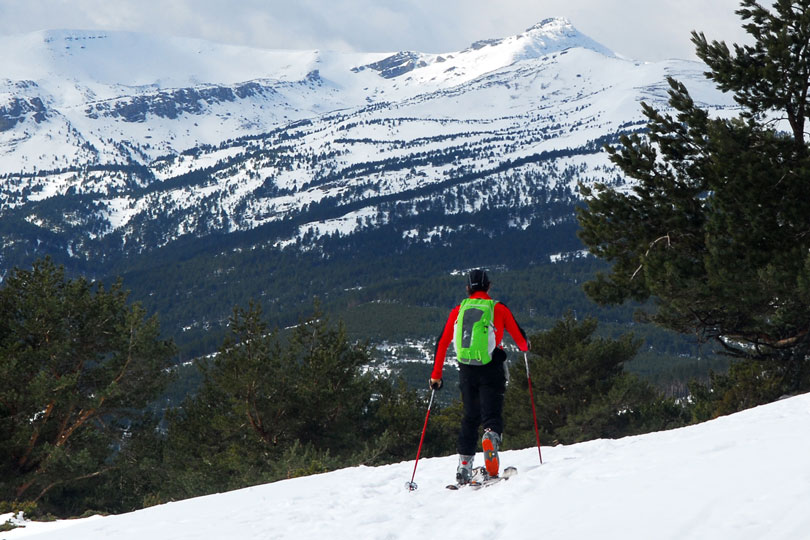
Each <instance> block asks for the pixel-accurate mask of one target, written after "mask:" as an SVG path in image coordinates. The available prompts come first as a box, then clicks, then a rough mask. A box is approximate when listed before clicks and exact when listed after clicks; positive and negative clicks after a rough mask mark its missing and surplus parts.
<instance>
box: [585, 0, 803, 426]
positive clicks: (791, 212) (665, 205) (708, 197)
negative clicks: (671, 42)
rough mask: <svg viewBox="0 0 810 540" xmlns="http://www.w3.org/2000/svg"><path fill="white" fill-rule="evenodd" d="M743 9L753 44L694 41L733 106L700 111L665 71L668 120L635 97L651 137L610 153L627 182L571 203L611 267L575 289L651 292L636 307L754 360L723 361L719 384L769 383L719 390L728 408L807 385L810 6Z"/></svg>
mask: <svg viewBox="0 0 810 540" xmlns="http://www.w3.org/2000/svg"><path fill="white" fill-rule="evenodd" d="M741 6H742V7H741V9H740V10H738V12H737V13H738V14H739V15H740V16H741V17H742V18H743V19H744V20H746V21H748V22H747V23H746V24H745V25H744V28H745V29H746V31H747V32H748V33H749V34H751V36H752V37H753V38H754V45H750V46H744V47H741V46H735V48H734V52H733V53H732V52H731V51H730V49H729V48H728V46H727V45H726V44H725V43H718V42H712V43H709V42H708V41H707V40H706V38H705V36H704V35H703V34H698V33H693V42H694V43H695V45H696V47H697V54H698V55H699V56H700V57H701V58H702V59H703V60H704V61H705V62H706V63H707V64H708V66H709V67H710V69H711V71H710V72H709V73H708V74H707V75H708V76H709V77H710V78H711V79H713V80H714V81H716V82H717V83H718V86H719V87H720V88H721V89H723V90H725V91H730V92H733V93H734V96H735V99H736V100H737V102H738V103H739V104H740V105H741V107H742V108H743V112H742V114H741V115H740V116H739V117H738V118H732V119H722V118H710V116H709V114H708V113H707V112H706V111H705V110H702V109H700V108H699V107H698V106H697V105H696V104H695V102H694V101H693V99H692V98H691V96H690V95H689V92H688V91H687V89H686V88H685V87H684V86H683V85H682V84H681V83H679V82H677V81H675V80H673V79H670V80H669V83H670V87H671V89H670V100H669V104H670V106H671V107H672V108H673V109H674V112H675V115H674V116H672V115H670V114H665V113H662V112H659V111H657V110H655V109H653V108H652V107H650V106H648V105H646V104H644V105H643V111H644V114H645V116H646V117H647V119H648V125H647V127H648V132H647V133H646V134H644V135H638V134H635V135H630V136H624V137H622V138H621V146H620V147H619V148H608V151H609V152H610V153H611V159H612V161H613V162H614V163H615V164H616V165H617V166H618V167H619V168H620V169H621V170H622V171H623V172H624V173H625V174H626V175H627V176H628V177H630V178H633V179H634V180H635V184H634V187H633V189H632V190H631V192H621V191H618V190H616V189H612V188H610V187H608V186H605V185H597V186H596V187H594V188H593V189H589V188H586V187H584V188H583V193H584V195H585V197H586V202H587V207H586V208H584V209H582V210H581V211H580V212H579V220H580V224H581V226H582V230H581V232H580V238H581V239H582V240H583V241H584V243H585V244H586V245H587V246H588V248H589V249H590V250H591V252H592V253H594V254H596V255H597V256H599V257H601V258H604V259H606V260H608V261H610V262H612V263H613V267H612V269H611V272H610V274H609V275H604V274H600V275H598V276H597V278H596V279H595V280H594V281H592V282H589V283H587V284H586V286H585V290H586V292H587V294H588V295H589V296H590V297H591V298H593V299H595V300H597V301H598V302H600V303H606V304H611V303H613V304H616V303H622V302H624V301H626V300H629V299H633V300H637V301H647V300H649V299H653V300H654V302H653V303H652V304H649V303H648V304H647V305H650V306H652V307H651V309H652V312H651V313H649V314H644V313H642V316H646V317H648V318H649V319H651V320H652V321H654V322H656V323H658V324H660V325H662V326H664V327H667V328H671V329H674V330H676V331H679V332H682V333H686V334H691V335H696V336H697V337H698V338H699V339H701V340H712V341H714V342H716V343H717V344H718V345H719V346H720V347H721V348H722V349H723V351H724V352H725V353H726V354H728V355H731V356H732V357H734V358H737V359H740V360H741V361H744V362H748V363H750V362H756V363H758V364H759V366H760V367H761V369H760V370H759V371H757V370H752V369H748V368H744V369H743V368H735V369H733V370H732V371H731V372H730V374H729V376H730V377H731V379H728V378H727V379H724V383H723V384H718V389H720V388H723V391H724V392H726V393H727V392H728V391H729V390H730V389H731V388H732V387H734V386H735V382H734V381H738V382H740V384H741V385H742V386H747V387H749V388H751V387H753V386H757V384H753V386H752V385H751V384H748V383H745V384H743V379H744V378H745V377H753V379H752V380H751V381H750V382H755V381H756V380H759V381H760V383H759V388H760V389H761V390H764V389H766V388H767V391H761V392H758V393H757V395H756V396H754V395H753V394H751V393H750V392H747V393H746V392H744V393H742V394H741V393H740V392H739V391H736V392H733V393H728V394H727V395H719V397H718V399H720V400H724V401H725V405H724V407H723V408H722V410H723V411H725V412H728V411H731V410H736V409H737V408H741V407H745V406H749V405H751V404H756V403H762V402H765V401H769V400H773V399H776V398H777V397H779V396H780V395H781V394H783V393H790V392H796V391H800V390H806V389H809V388H810V361H808V358H810V356H809V355H810V349H809V347H810V341H809V340H808V333H810V256H809V255H808V253H810V235H809V234H808V232H810V199H808V198H807V196H806V185H807V183H806V179H807V178H808V177H809V176H808V175H809V174H810V161H808V152H807V144H806V143H805V140H804V125H805V119H806V117H807V115H808V114H810V109H809V108H808V107H807V99H808V96H807V93H808V88H810V69H808V62H809V60H808V58H810V56H809V55H808V48H809V47H810V1H808V0H803V1H799V2H789V1H782V0H779V1H777V2H776V3H775V4H774V6H773V9H772V10H768V9H766V8H763V7H762V6H760V5H759V4H757V3H756V2H754V1H751V0H744V1H743V2H742V3H741ZM779 118H784V119H786V120H787V124H788V126H789V130H788V131H780V130H779V129H778V123H776V122H774V121H773V120H774V119H779ZM742 374H747V375H745V377H743V375H742ZM740 377H742V378H740ZM716 382H717V383H719V382H720V380H719V379H717V381H716ZM742 386H741V387H742ZM738 390H739V388H738ZM715 395H716V396H718V394H715ZM717 412H718V413H719V412H720V409H718V410H717Z"/></svg>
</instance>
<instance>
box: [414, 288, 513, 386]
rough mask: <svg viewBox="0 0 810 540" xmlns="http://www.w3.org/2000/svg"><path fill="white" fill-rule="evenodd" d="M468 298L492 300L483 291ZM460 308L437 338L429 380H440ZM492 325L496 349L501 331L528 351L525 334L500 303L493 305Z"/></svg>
mask: <svg viewBox="0 0 810 540" xmlns="http://www.w3.org/2000/svg"><path fill="white" fill-rule="evenodd" d="M470 298H477V299H484V300H492V298H490V297H489V295H488V294H487V293H485V292H484V291H478V292H474V293H472V294H471V295H470ZM460 308H461V305H458V306H456V307H455V308H453V311H451V312H450V315H449V316H448V317H447V323H445V325H444V330H443V331H442V335H441V336H439V341H438V342H436V355H435V358H434V360H433V372H432V373H431V374H430V378H431V379H441V378H442V371H443V368H444V358H445V355H446V354H447V347H448V345H450V343H451V342H452V341H453V333H454V332H455V326H456V319H457V318H458V311H459V309H460ZM493 323H494V324H495V344H496V346H497V347H500V346H501V340H502V339H503V331H504V330H508V331H509V334H510V335H511V336H512V339H514V340H515V343H516V344H517V346H518V348H519V349H520V350H521V351H527V350H528V349H529V342H528V341H527V339H526V333H525V332H524V331H523V329H522V328H521V327H520V325H518V323H517V321H515V316H514V315H512V312H511V311H509V308H508V307H506V306H505V305H503V304H501V303H500V302H498V303H497V304H495V320H494V321H493Z"/></svg>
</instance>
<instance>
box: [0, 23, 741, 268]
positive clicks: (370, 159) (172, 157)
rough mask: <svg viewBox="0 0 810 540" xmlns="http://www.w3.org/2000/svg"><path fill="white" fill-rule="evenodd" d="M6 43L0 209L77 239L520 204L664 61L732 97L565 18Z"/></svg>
mask: <svg viewBox="0 0 810 540" xmlns="http://www.w3.org/2000/svg"><path fill="white" fill-rule="evenodd" d="M0 49H2V50H3V51H4V54H3V55H2V57H0V174H2V177H1V178H2V185H0V213H1V214H0V216H2V217H4V218H6V219H12V218H11V217H10V216H14V217H13V219H16V220H18V221H20V220H23V221H24V222H25V223H27V224H32V225H34V226H36V227H40V228H41V229H42V230H43V232H46V233H48V234H50V235H56V236H55V237H54V238H53V242H55V245H56V246H59V249H61V250H63V251H64V252H65V253H68V254H70V255H71V256H74V257H84V258H92V257H93V256H95V255H97V253H95V252H97V251H98V250H99V249H100V248H98V247H97V246H96V247H94V246H93V241H94V240H97V239H99V238H103V237H107V236H113V237H114V238H115V241H114V242H108V243H107V247H105V248H104V249H105V250H107V251H109V249H110V248H109V246H111V245H115V246H123V248H124V250H126V251H145V250H149V249H151V248H154V247H155V246H156V245H166V244H169V243H171V242H172V241H173V240H175V239H177V238H178V237H181V236H183V235H195V236H203V235H206V234H210V233H212V232H224V233H228V232H233V231H237V230H247V229H253V228H256V227H258V226H260V225H263V224H268V223H274V222H280V221H282V220H284V219H287V220H288V221H289V220H291V219H292V218H295V220H294V221H295V226H294V227H292V228H290V227H286V228H285V229H284V230H283V231H279V232H278V233H275V234H276V236H275V238H273V239H272V240H273V242H274V243H276V244H277V245H280V246H283V245H287V244H289V243H291V242H295V241H296V240H300V239H301V238H303V237H304V236H305V235H306V234H307V232H312V233H314V234H315V236H316V237H317V236H322V235H324V234H330V233H341V234H346V233H348V232H350V231H354V230H357V229H358V228H362V227H373V226H377V225H379V224H383V223H390V222H391V220H392V219H395V217H394V216H392V211H391V204H400V206H402V205H405V206H408V207H409V208H410V209H411V211H412V212H413V211H416V210H415V209H416V208H417V207H420V206H424V205H425V204H427V205H433V206H435V205H436V204H438V205H440V206H442V207H443V211H444V212H445V213H450V214H464V213H468V212H475V211H477V210H480V209H481V208H486V207H493V206H495V207H496V206H504V205H509V206H510V207H511V208H513V209H514V208H516V206H515V205H517V206H519V207H533V206H536V205H537V203H538V202H539V199H542V198H543V197H544V196H545V197H546V198H548V193H549V192H550V191H553V190H554V189H555V188H560V189H563V190H567V191H569V192H570V191H571V190H573V188H574V186H575V184H576V182H577V181H586V182H589V181H593V180H596V179H605V178H610V177H611V176H612V175H613V171H612V168H611V167H610V166H609V165H608V162H607V160H606V157H605V154H604V152H601V151H600V146H601V144H602V143H603V142H604V141H606V140H611V137H615V135H616V134H617V133H618V132H621V131H626V130H631V129H637V128H638V127H639V122H640V107H639V101H641V100H646V101H650V102H652V103H654V104H656V105H658V106H663V104H664V101H665V98H666V96H665V87H666V84H665V81H664V79H665V77H666V76H667V75H672V76H675V77H677V78H678V79H680V80H684V81H686V82H687V84H688V85H689V86H690V88H692V90H693V92H694V94H695V96H696V98H697V99H698V100H700V101H702V102H704V103H705V104H706V105H707V106H709V107H710V108H713V109H716V110H719V109H722V108H727V107H730V106H731V100H730V99H729V98H727V97H724V96H722V95H720V94H719V93H718V92H716V91H714V90H713V89H712V87H711V85H710V84H709V83H708V82H707V81H705V79H704V77H703V75H702V71H703V69H704V66H702V65H701V64H697V63H692V62H686V61H668V62H662V63H654V64H649V63H641V62H635V61H631V60H627V59H624V58H619V57H617V56H616V55H614V54H613V53H611V52H610V51H609V50H608V49H606V48H605V47H603V46H602V45H599V44H598V43H595V42H594V41H593V40H591V39H590V38H588V37H587V36H584V35H582V34H581V33H579V32H578V31H577V30H576V29H574V28H573V27H572V26H571V24H570V23H569V22H568V21H566V20H565V19H548V20H546V21H543V22H541V23H540V24H537V25H535V26H533V27H531V28H529V29H528V30H526V32H524V33H522V34H519V35H516V36H511V37H507V38H503V39H492V40H485V41H478V42H476V43H473V44H472V45H471V46H470V47H469V48H467V49H464V50H462V51H456V52H452V53H447V54H422V53H417V52H399V53H394V54H381V53H374V54H348V53H336V52H328V51H275V50H272V51H271V50H257V49H248V48H244V47H235V46H227V45H219V44H213V43H208V42H204V41H199V40H191V39H179V38H165V37H158V36H150V35H141V34H132V33H120V32H80V31H45V32H38V33H34V34H28V35H22V36H11V37H9V36H6V37H2V38H0ZM203 177H204V178H203ZM507 178H512V179H511V180H508V181H507ZM514 178H518V179H519V180H515V179H514ZM466 190H469V193H465V191H466ZM482 192H485V193H482ZM76 196H81V197H82V198H81V202H80V204H78V207H76V204H75V203H76V200H75V197H76ZM459 196H460V197H461V198H459ZM448 198H449V199H452V200H449V199H448ZM46 200H47V201H48V204H47V205H40V204H38V203H41V202H43V201H46ZM68 200H69V201H70V202H67V201H68ZM540 202H544V201H540ZM64 205H66V206H70V209H69V210H68V209H67V208H62V211H61V212H59V211H54V209H55V208H58V207H60V206H64ZM315 206H317V208H318V210H319V212H312V210H313V209H314V208H315ZM23 208H24V209H25V210H22V211H21V209H23ZM60 214H61V215H60ZM542 219H543V216H541V215H527V216H524V217H521V218H519V219H518V218H515V217H514V216H513V218H512V220H513V221H514V226H522V227H525V226H527V224H528V223H530V222H534V221H537V220H542ZM12 229H13V227H12ZM145 231H148V233H146V232H145ZM443 232H445V231H444V230H443V227H442V226H441V225H436V226H431V227H428V228H423V229H419V228H418V227H417V228H416V230H411V231H409V234H410V235H411V236H414V237H422V238H424V237H433V236H436V235H439V236H441V235H442V233H443ZM147 237H148V238H150V240H147V239H146V238H147ZM94 254H95V255H94Z"/></svg>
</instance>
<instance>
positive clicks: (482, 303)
mask: <svg viewBox="0 0 810 540" xmlns="http://www.w3.org/2000/svg"><path fill="white" fill-rule="evenodd" d="M496 303H497V302H496V301H495V300H486V299H482V298H467V299H466V300H464V301H462V302H461V305H460V306H459V310H458V317H457V318H456V326H455V331H454V335H453V338H454V342H455V346H456V357H457V358H458V361H459V362H460V363H462V364H469V365H473V366H483V365H485V364H488V363H489V362H490V361H491V360H492V351H493V350H495V324H494V320H495V304H496Z"/></svg>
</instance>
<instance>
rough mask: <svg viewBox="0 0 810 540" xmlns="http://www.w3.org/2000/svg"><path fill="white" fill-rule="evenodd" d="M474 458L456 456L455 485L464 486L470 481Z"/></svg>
mask: <svg viewBox="0 0 810 540" xmlns="http://www.w3.org/2000/svg"><path fill="white" fill-rule="evenodd" d="M474 458H475V456H462V455H461V454H459V456H458V469H456V484H458V485H460V486H464V485H467V484H469V483H470V480H472V475H473V473H472V470H473V466H472V465H473V459H474Z"/></svg>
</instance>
